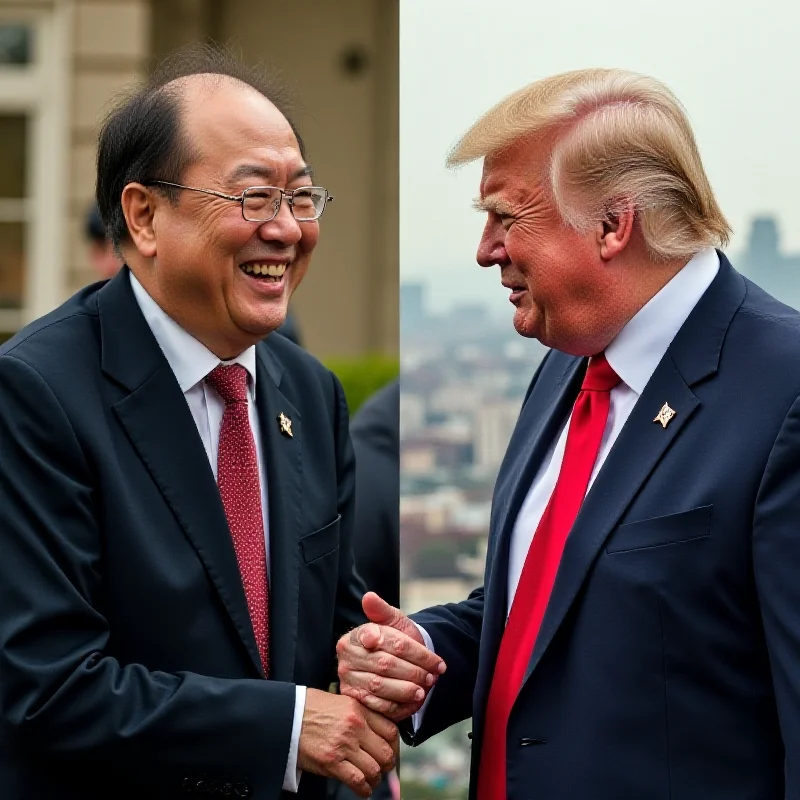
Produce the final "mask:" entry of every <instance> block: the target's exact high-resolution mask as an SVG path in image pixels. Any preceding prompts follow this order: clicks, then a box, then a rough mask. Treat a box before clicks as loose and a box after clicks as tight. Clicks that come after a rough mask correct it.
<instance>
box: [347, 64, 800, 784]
mask: <svg viewBox="0 0 800 800" xmlns="http://www.w3.org/2000/svg"><path fill="white" fill-rule="evenodd" d="M477 158H482V159H483V174H482V178H481V182H480V189H479V197H478V200H477V206H478V208H479V209H481V210H482V211H483V212H485V213H486V215H487V220H486V225H485V228H484V231H483V236H482V238H481V241H480V244H479V246H478V254H477V260H478V263H479V264H480V265H481V266H482V267H491V266H498V267H499V268H500V269H499V272H500V280H501V282H502V284H503V286H505V287H506V288H507V289H508V290H509V291H510V300H511V303H512V304H513V305H514V307H515V316H514V325H515V328H516V330H517V331H518V332H519V333H520V334H521V335H523V336H528V337H534V338H536V339H538V340H539V341H541V342H542V343H543V344H545V345H547V346H548V347H550V348H552V349H551V350H550V351H549V353H548V354H547V356H546V357H545V359H544V361H543V363H542V364H541V366H540V368H539V369H538V371H537V373H536V375H535V376H534V378H533V381H532V383H531V384H530V387H529V390H528V392H527V395H526V397H525V400H524V404H523V407H522V411H521V413H520V417H519V421H518V424H517V426H516V429H515V431H514V434H513V436H512V439H511V442H510V444H509V446H508V450H507V453H506V456H505V459H504V461H503V464H502V466H501V467H500V471H499V474H498V476H497V481H496V485H495V490H494V500H493V507H492V515H491V523H490V533H489V542H488V555H487V561H486V571H485V576H484V585H483V586H482V587H481V588H479V589H477V590H476V591H474V592H473V593H472V594H471V595H470V597H469V598H468V599H467V600H464V601H462V602H460V603H453V604H451V605H445V606H440V607H436V608H429V609H427V610H425V611H422V612H420V613H418V614H415V615H413V616H412V617H411V618H410V619H409V618H408V617H406V616H404V615H403V614H402V613H401V612H400V611H398V610H397V609H396V608H394V607H392V606H390V605H388V604H386V603H385V602H383V601H382V600H381V599H380V598H379V597H378V596H377V595H367V596H365V598H364V608H365V611H366V612H367V614H368V616H370V618H371V620H372V623H368V624H366V625H365V626H363V627H361V628H358V629H356V630H355V631H353V632H352V633H351V634H348V635H346V636H344V637H342V639H341V640H340V642H339V644H338V651H339V657H340V663H339V675H340V679H341V691H342V692H343V693H345V694H349V695H350V696H351V697H354V698H358V699H359V700H361V701H362V702H363V703H365V705H366V706H367V707H368V708H371V709H372V710H375V711H380V712H383V713H387V714H389V715H390V716H391V717H392V718H393V719H395V720H401V719H403V718H407V717H408V716H409V715H411V714H413V715H414V716H413V718H412V719H411V720H410V721H409V722H407V723H406V725H407V728H406V730H405V735H407V736H408V738H409V740H410V742H411V743H413V744H418V743H420V742H422V741H424V740H426V739H427V738H428V737H430V736H432V735H434V734H435V733H437V732H438V731H441V730H442V729H444V728H446V727H448V726H449V725H452V724H453V723H455V722H458V721H460V720H464V719H467V718H469V717H471V718H472V724H473V739H472V766H471V783H470V797H472V798H477V800H504V799H505V798H511V800H517V799H518V798H528V797H536V798H538V799H539V800H562V798H592V800H619V798H660V797H663V798H667V797H675V798H681V800H705V798H711V797H714V798H717V797H718V798H723V797H724V798H725V799H726V800H745V799H747V800H749V799H750V798H759V800H779V799H780V800H783V798H798V797H800V755H799V754H800V668H799V667H800V661H799V660H798V656H799V654H800V613H799V612H798V610H799V609H800V582H798V580H797V576H798V574H800V469H799V468H798V465H800V315H799V314H798V312H796V311H794V310H793V309H790V308H788V307H787V306H785V305H783V304H781V303H779V302H778V301H777V300H774V299H773V298H772V297H770V296H769V295H767V294H766V293H765V292H763V291H762V290H761V289H759V288H758V287H757V286H755V285H754V284H753V283H751V282H750V281H749V280H747V279H745V278H744V277H742V276H741V275H740V274H738V273H737V272H736V271H735V270H734V268H733V267H732V266H731V264H730V263H729V261H728V259H727V258H726V257H725V255H723V253H722V252H721V250H720V249H719V248H721V247H723V246H724V245H725V244H726V242H727V240H728V236H729V226H728V223H727V222H726V220H725V217H724V216H723V214H722V212H721V210H720V208H719V206H718V205H717V202H716V200H715V198H714V194H713V192H712V189H711V186H710V184H709V181H708V179H707V177H706V174H705V172H704V170H703V166H702V163H701V160H700V156H699V153H698V149H697V146H696V144H695V140H694V136H693V134H692V130H691V128H690V125H689V122H688V121H687V118H686V115H685V112H684V111H683V109H682V108H681V106H680V104H679V103H678V101H677V100H676V99H675V97H674V96H673V95H672V93H671V92H670V91H669V90H668V89H667V88H666V87H665V86H663V84H661V83H659V82H658V81H656V80H654V79H652V78H648V77H644V76H641V75H636V74H633V73H629V72H624V71H621V70H603V69H594V70H581V71H576V72H572V73H567V74H563V75H558V76H555V77H551V78H547V79H544V80H542V81H538V82H536V83H533V84H531V85H529V86H527V87H525V88H523V89H521V90H519V91H518V92H517V93H515V94H514V95H512V96H510V97H509V98H506V99H505V100H503V101H501V102H500V103H499V104H498V105H497V106H496V107H495V108H493V109H492V110H490V111H489V112H488V113H487V114H486V115H485V116H484V117H482V118H481V119H480V120H479V121H478V122H477V123H475V125H474V126H473V127H472V128H471V129H470V130H469V131H468V132H467V133H466V134H465V135H464V137H463V138H462V139H461V140H460V142H459V143H458V144H457V146H456V148H455V150H454V151H453V153H452V155H451V157H450V163H451V164H462V163H466V162H469V161H472V160H474V159H477ZM445 665H446V671H445V672H442V670H444V669H445ZM431 687H433V688H432V689H431ZM423 698H424V702H425V705H424V706H423V705H421V704H422V701H423Z"/></svg>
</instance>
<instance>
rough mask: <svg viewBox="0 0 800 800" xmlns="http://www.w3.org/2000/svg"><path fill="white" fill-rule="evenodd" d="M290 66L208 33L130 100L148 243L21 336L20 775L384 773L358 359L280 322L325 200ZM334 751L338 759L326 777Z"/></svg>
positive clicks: (105, 166)
mask: <svg viewBox="0 0 800 800" xmlns="http://www.w3.org/2000/svg"><path fill="white" fill-rule="evenodd" d="M284 108H285V103H284V101H283V99H282V98H281V95H280V92H279V91H278V90H277V88H275V87H274V86H273V84H272V83H271V81H270V80H269V79H267V78H265V77H264V76H262V75H261V74H260V73H258V72H257V71H252V70H249V69H248V68H246V67H244V66H243V65H241V64H239V63H238V62H237V61H236V60H235V59H233V58H232V57H230V56H229V55H228V54H227V53H226V52H225V51H222V50H217V49H213V48H205V47H203V48H190V49H189V50H187V51H184V52H183V53H182V54H180V55H178V56H176V57H173V58H172V59H170V60H168V61H167V62H166V63H165V64H164V65H162V67H161V68H160V69H159V70H157V71H156V73H155V74H154V75H153V76H152V78H151V79H150V81H149V82H148V84H147V86H145V87H144V88H143V89H142V90H141V91H139V92H137V93H136V94H135V95H133V96H132V97H131V98H130V99H128V100H127V101H125V102H124V103H122V104H121V105H120V106H119V107H118V108H117V109H116V110H114V111H113V112H112V113H111V115H110V116H109V117H108V119H107V120H106V122H105V124H104V127H103V130H102V132H101V136H100V143H99V153H98V177H97V198H98V204H99V208H100V210H101V213H102V217H103V221H104V224H105V229H106V230H107V231H108V233H109V236H110V237H111V239H112V241H113V243H114V245H115V246H116V247H118V248H119V249H120V251H121V252H122V254H123V255H124V258H125V266H124V267H123V268H122V269H121V270H120V271H119V272H118V274H117V276H116V277H115V278H113V279H112V280H111V281H109V282H107V283H100V284H94V285H93V286H90V287H87V288H86V289H84V290H83V291H81V292H79V293H78V294H77V295H75V296H74V297H73V298H72V299H71V300H69V301H67V303H66V304H64V305H63V306H62V307H60V308H59V309H57V310H55V311H54V312H52V313H51V314H49V315H47V316H46V317H44V318H42V319H41V320H39V321H37V322H34V323H33V324H32V325H30V326H28V327H26V328H25V329H23V330H22V331H21V332H20V333H19V334H18V335H16V336H15V337H14V338H13V339H11V340H10V341H9V342H8V343H6V344H5V345H3V347H2V349H0V477H1V478H2V479H1V480H0V544H1V545H2V552H3V558H2V564H1V565H0V676H1V677H0V705H1V707H2V728H0V796H2V797H3V798H9V800H11V799H12V798H33V797H35V798H37V800H40V799H43V800H46V799H47V798H59V800H61V799H62V798H68V797H74V798H77V797H80V798H82V799H86V798H98V799H99V798H107V797H109V796H113V797H115V798H134V797H136V798H139V797H144V796H147V797H154V798H155V797H163V798H171V797H177V796H179V795H181V796H183V795H184V794H187V793H188V794H193V793H194V794H206V793H218V794H222V795H226V796H235V797H252V798H263V800H269V799H271V798H278V797H280V796H282V791H283V790H286V791H289V792H296V793H297V796H298V797H300V798H309V800H311V798H323V797H324V796H325V790H326V780H325V778H336V779H339V780H342V781H343V782H345V783H346V784H348V785H349V786H351V787H352V788H353V789H354V791H355V792H356V793H357V794H358V795H359V796H362V797H366V796H368V795H369V793H370V791H371V788H372V787H374V786H376V785H377V784H378V783H379V781H380V778H381V772H382V770H388V769H391V768H392V766H393V765H394V751H395V750H396V736H397V731H396V728H395V726H394V725H393V724H392V723H391V722H389V721H387V720H386V719H385V718H384V717H382V716H380V715H379V714H377V713H375V712H372V711H369V710H368V709H366V708H364V707H363V706H362V705H360V704H359V703H357V702H356V701H355V700H353V699H351V698H348V697H343V696H340V695H334V694H332V693H330V692H328V691H327V689H328V687H329V685H330V683H331V682H332V681H333V680H334V679H335V675H336V670H335V658H334V646H335V643H336V641H337V639H338V638H339V637H340V636H341V635H342V633H344V632H345V631H346V630H348V629H350V628H352V627H353V626H354V625H358V624H359V623H360V622H363V621H364V620H365V617H364V615H363V613H362V611H361V607H360V601H361V596H362V594H363V584H362V583H361V582H360V580H359V579H358V578H357V576H356V573H355V572H354V569H353V552H352V539H353V513H354V496H353V491H354V479H355V474H354V473H355V465H354V459H353V451H352V445H351V442H350V437H349V433H348V420H347V407H346V402H345V398H344V395H343V392H342V388H341V386H340V384H339V382H338V381H337V379H336V378H335V377H334V376H333V375H332V374H331V373H330V372H329V371H328V370H326V369H325V368H323V367H322V366H321V365H320V364H319V363H318V362H317V361H316V360H315V359H314V358H312V357H311V356H310V355H308V354H307V353H305V352H304V351H303V350H301V349H300V348H298V347H296V346H295V345H294V344H292V343H291V342H290V341H289V340H288V339H286V338H285V337H281V336H270V335H269V334H270V333H271V332H272V331H274V330H275V329H277V328H278V327H279V326H280V325H281V324H282V323H283V322H284V320H285V317H286V308H287V304H288V302H289V298H290V297H291V295H292V293H293V292H294V290H295V289H296V288H297V286H298V284H299V283H300V281H301V280H302V279H303V277H304V276H305V274H306V271H307V270H308V267H309V261H310V258H311V255H312V253H313V251H314V248H315V246H316V244H317V240H318V237H319V234H320V224H319V222H318V220H319V217H320V215H321V214H322V211H323V210H324V208H325V204H326V202H327V201H328V199H329V197H328V194H327V192H326V191H325V189H322V188H314V187H313V185H312V184H313V180H312V173H311V169H310V167H309V166H308V162H307V161H306V157H305V151H304V147H303V143H302V140H301V139H300V137H299V135H298V134H297V131H296V129H295V127H294V125H293V124H292V123H291V122H290V121H289V119H288V118H287V116H286V114H285V112H284ZM314 773H315V774H314Z"/></svg>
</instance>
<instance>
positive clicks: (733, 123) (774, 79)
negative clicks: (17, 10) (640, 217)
mask: <svg viewBox="0 0 800 800" xmlns="http://www.w3.org/2000/svg"><path fill="white" fill-rule="evenodd" d="M582 67H621V68H625V69H631V70H634V71H637V72H643V73H646V74H650V75H653V76H654V77H656V78H659V79H660V80H662V81H664V82H665V83H666V84H667V85H668V86H669V87H670V88H671V89H672V90H673V91H674V92H675V94H676V95H677V96H678V98H679V99H680V100H681V102H682V103H683V104H684V106H685V107H686V109H687V110H688V112H689V117H690V120H691V122H692V125H693V127H694V131H695V135H696V137H697V141H698V144H699V147H700V152H701V155H702V158H703V162H704V164H705V167H706V170H707V172H708V175H709V178H710V180H711V184H712V186H713V187H714V190H715V192H716V194H717V198H718V200H719V202H720V204H721V205H722V208H723V211H724V212H725V214H726V215H727V217H728V219H729V221H730V222H731V224H732V225H733V227H734V231H735V233H734V239H733V243H732V245H731V247H730V248H729V249H728V252H729V253H731V254H735V253H736V251H737V250H738V249H739V248H740V247H742V246H743V243H744V241H745V239H746V236H747V231H748V228H749V221H750V219H751V218H752V217H753V216H754V215H756V214H763V213H769V214H775V215H776V216H777V218H778V221H779V226H780V230H781V233H782V244H783V249H784V250H789V251H800V125H798V121H800V3H797V2H796V0H795V2H789V0H760V2H753V1H752V0H750V2H745V1H744V0H725V1H724V2H723V0H659V2H651V1H650V0H638V2H636V3H622V4H615V3H604V2H600V1H599V0H557V2H550V3H543V2H538V1H537V0H401V2H400V110H401V117H400V193H401V199H400V264H401V280H403V281H416V280H423V281H425V282H426V283H428V284H429V286H430V290H429V292H428V297H429V301H430V305H431V307H432V308H434V309H442V308H445V307H447V306H448V305H449V304H451V303H452V302H453V301H463V300H470V299H477V300H481V299H486V300H489V301H491V302H492V305H493V306H494V307H496V308H498V307H499V308H502V307H503V306H502V304H503V303H506V304H507V302H508V301H507V294H508V293H507V292H506V291H505V290H504V289H502V287H500V285H499V281H498V274H497V269H496V268H494V269H492V270H481V269H480V267H478V266H477V265H476V264H475V249H476V246H477V243H478V239H479V236H480V231H481V228H482V225H483V218H482V217H481V215H480V214H478V213H477V212H475V211H473V210H472V209H471V207H470V203H471V200H472V198H473V197H474V196H475V195H476V193H477V189H478V181H479V176H480V163H475V164H472V165H468V166H466V167H462V168H460V169H459V170H456V171H450V170H446V169H445V168H444V159H445V156H446V154H447V151H448V150H449V148H450V147H451V146H452V145H453V144H454V143H455V141H456V140H457V139H458V138H459V135H460V134H461V133H463V131H464V130H465V129H466V128H467V127H469V125H470V124H471V123H472V122H474V121H475V119H477V117H478V116H480V115H481V114H482V113H483V112H484V111H486V110H487V109H488V108H489V107H491V106H492V105H493V104H494V103H495V102H496V101H498V100H499V99H501V98H502V97H504V96H505V95H507V94H509V93H510V92H512V91H514V90H515V89H518V88H519V87H521V86H523V85H525V84H527V83H529V82H531V81H534V80H536V79H538V78H541V77H544V76H546V75H551V74H554V73H557V72H563V71H566V70H571V69H578V68H582ZM508 311H509V316H510V312H511V307H510V306H508Z"/></svg>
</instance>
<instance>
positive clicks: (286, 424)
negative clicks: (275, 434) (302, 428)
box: [278, 411, 294, 439]
mask: <svg viewBox="0 0 800 800" xmlns="http://www.w3.org/2000/svg"><path fill="white" fill-rule="evenodd" d="M278 425H280V428H281V433H282V434H283V435H284V436H288V437H289V438H290V439H291V438H293V436H294V434H293V433H292V421H291V420H290V419H289V417H287V416H286V414H284V413H283V411H281V413H280V414H278Z"/></svg>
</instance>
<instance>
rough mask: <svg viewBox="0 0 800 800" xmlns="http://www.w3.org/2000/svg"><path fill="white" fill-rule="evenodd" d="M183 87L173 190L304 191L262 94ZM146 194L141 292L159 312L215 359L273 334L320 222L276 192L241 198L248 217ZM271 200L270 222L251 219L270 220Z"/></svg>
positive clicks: (188, 196)
mask: <svg viewBox="0 0 800 800" xmlns="http://www.w3.org/2000/svg"><path fill="white" fill-rule="evenodd" d="M185 83H186V87H185V95H184V101H183V109H182V114H181V127H182V133H183V136H184V137H185V139H186V142H187V144H188V145H189V147H190V149H191V151H192V152H193V154H194V155H195V158H194V159H193V161H192V163H191V164H190V166H189V167H188V168H187V169H186V170H185V171H184V174H183V175H182V176H181V179H180V181H179V182H180V183H181V184H183V185H185V186H189V187H195V188H202V189H207V190H211V191H214V192H219V193H222V194H226V195H231V196H240V195H242V193H243V192H245V190H247V189H250V188H251V187H263V186H271V187H276V188H277V189H282V190H284V191H286V192H290V191H292V190H294V189H298V188H301V187H305V186H310V185H311V183H312V181H311V175H310V170H309V168H308V165H307V164H306V163H305V161H304V160H303V158H302V156H301V153H300V147H299V145H298V142H297V139H296V137H295V135H294V133H293V131H292V128H291V126H290V125H289V123H288V122H287V120H286V118H285V117H284V116H283V115H282V114H281V113H280V112H279V111H278V109H277V108H275V106H274V105H273V104H272V103H271V102H270V101H269V100H267V99H266V98H265V97H264V96H263V95H261V94H260V93H258V92H257V91H255V90H254V89H252V88H250V87H249V86H246V85H244V84H242V83H239V82H237V81H234V80H231V79H222V80H218V81H215V82H211V81H209V80H208V79H207V78H205V77H204V76H194V77H193V78H192V79H185ZM147 191H148V192H149V193H150V196H151V199H152V203H153V208H154V211H153V213H152V235H151V241H148V242H147V243H146V244H145V246H144V254H145V255H147V256H148V257H149V258H151V259H152V265H153V269H152V271H151V285H148V286H146V288H148V290H149V291H151V294H153V296H154V298H155V299H156V300H157V302H159V304H160V305H161V306H162V308H164V310H165V311H166V312H167V313H168V314H170V316H172V317H173V319H175V320H176V321H177V322H178V323H179V324H180V325H181V326H182V327H184V328H185V329H186V330H188V331H189V332H190V333H192V334H193V335H194V336H195V337H196V338H198V339H199V340H200V341H202V342H203V343H204V344H205V345H206V346H207V347H209V349H211V350H212V351H214V352H215V353H216V354H217V355H219V356H220V357H223V358H225V357H231V356H233V355H236V354H238V353H239V352H241V351H242V350H243V349H245V348H246V347H248V346H250V345H252V344H254V343H255V342H256V341H258V340H259V339H262V338H263V337H264V336H266V335H267V334H269V333H271V332H272V331H274V330H275V329H276V328H278V327H279V326H280V325H281V324H282V323H283V322H284V320H285V318H286V312H287V306H288V303H289V298H290V297H291V296H292V294H293V293H294V291H295V289H296V288H297V286H298V285H299V283H300V282H301V281H302V279H303V277H304V276H305V274H306V271H307V270H308V265H309V261H310V258H311V254H312V252H313V251H314V248H315V247H316V244H317V240H318V238H319V222H318V221H316V220H314V221H298V220H297V219H295V217H294V216H293V214H292V209H291V208H290V204H289V202H288V201H287V199H286V198H285V197H284V198H283V199H282V201H280V199H281V197H282V195H281V193H280V192H277V191H275V190H259V191H257V192H249V193H248V197H249V199H248V201H247V204H246V206H245V209H244V210H245V212H246V214H247V216H248V217H250V218H251V219H245V217H244V215H243V205H242V203H241V202H233V201H231V200H230V199H225V198H221V197H218V196H215V195H212V194H207V193H203V192H197V191H189V190H185V189H181V190H177V192H178V194H177V202H174V203H173V202H171V201H170V200H169V198H168V197H167V196H166V195H165V194H164V192H163V191H160V187H157V186H153V187H148V190H147ZM279 201H280V206H279V210H278V211H277V214H275V216H274V218H273V219H271V220H269V221H267V222H261V221H252V218H255V219H256V220H258V219H261V218H264V217H268V216H271V215H272V214H274V213H275V208H276V207H277V204H278V202H279ZM308 204H309V200H308V198H305V197H300V198H298V201H297V202H296V203H295V212H296V213H297V216H298V217H303V216H313V214H309V213H308V209H307V208H305V206H308ZM137 248H138V249H139V251H140V253H141V252H142V248H141V247H139V245H138V243H137Z"/></svg>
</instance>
